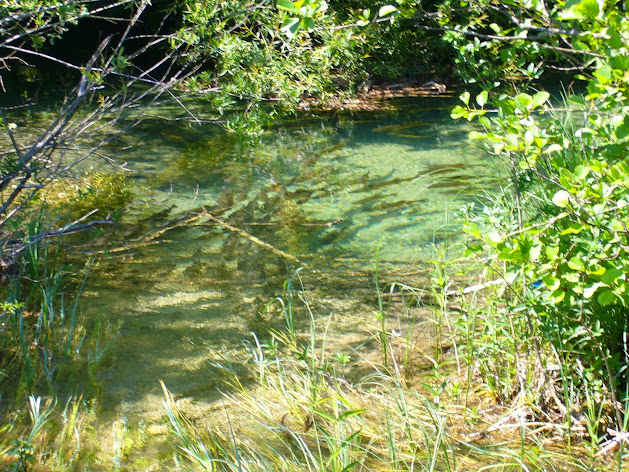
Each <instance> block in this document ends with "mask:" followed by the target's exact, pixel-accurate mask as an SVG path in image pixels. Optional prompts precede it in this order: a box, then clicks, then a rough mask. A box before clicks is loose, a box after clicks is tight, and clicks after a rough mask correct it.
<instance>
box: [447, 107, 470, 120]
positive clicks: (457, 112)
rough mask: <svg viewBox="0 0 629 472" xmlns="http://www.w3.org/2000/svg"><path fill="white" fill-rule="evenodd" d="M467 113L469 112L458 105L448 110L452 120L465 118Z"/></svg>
mask: <svg viewBox="0 0 629 472" xmlns="http://www.w3.org/2000/svg"><path fill="white" fill-rule="evenodd" d="M467 115H469V112H468V111H467V110H466V109H465V108H463V107H462V106H460V105H457V106H455V107H454V108H453V109H452V111H451V112H450V117H451V118H452V119H454V120H458V119H459V118H465V117H466V116H467Z"/></svg>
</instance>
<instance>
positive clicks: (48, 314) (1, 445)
mask: <svg viewBox="0 0 629 472" xmlns="http://www.w3.org/2000/svg"><path fill="white" fill-rule="evenodd" d="M32 230H33V233H32V234H30V235H29V238H30V241H31V242H32V244H30V245H29V246H28V247H27V249H26V250H25V251H23V252H22V254H21V257H20V258H19V259H18V260H16V261H15V266H14V271H13V273H12V274H7V275H5V279H6V283H5V284H4V287H3V290H2V292H0V295H1V297H2V300H3V301H2V303H0V392H1V395H0V470H9V471H26V470H60V471H61V470H72V469H73V468H74V467H75V466H76V465H77V464H78V463H79V462H80V461H81V459H82V458H83V455H82V452H84V451H83V448H82V430H83V424H84V422H85V421H84V419H85V417H86V403H85V402H84V401H83V396H82V394H81V393H80V392H81V391H85V390H86V389H87V388H89V385H90V383H91V380H90V376H93V375H94V373H95V371H96V368H97V367H98V365H99V363H100V362H101V361H102V358H103V353H104V351H105V344H107V343H105V344H103V340H106V338H107V337H109V333H107V332H106V330H97V332H91V333H90V335H89V336H88V335H87V332H88V330H87V329H86V327H85V324H84V322H83V320H81V317H80V314H79V298H80V296H81V294H82V292H83V290H84V288H85V284H86V281H87V277H88V275H89V272H90V268H91V264H90V263H88V264H87V265H86V266H85V268H84V269H83V270H82V271H76V272H74V271H73V269H71V268H68V267H65V266H63V265H62V261H61V259H62V258H61V254H60V246H59V244H57V242H49V241H47V240H45V239H43V240H42V239H41V238H39V237H38V234H37V226H36V225H33V226H32ZM91 331H94V330H91ZM107 345H108V344H107ZM68 379H72V385H67V387H69V388H70V389H71V390H74V391H75V392H77V393H75V394H74V395H71V396H70V397H69V398H68V399H67V401H66V402H65V406H60V405H57V401H58V400H57V399H58V398H59V397H58V391H59V386H60V385H62V384H64V382H67V380H68ZM59 401H61V400H59ZM25 404H26V405H27V408H24V405H25ZM62 405H63V403H62ZM27 413H28V414H27Z"/></svg>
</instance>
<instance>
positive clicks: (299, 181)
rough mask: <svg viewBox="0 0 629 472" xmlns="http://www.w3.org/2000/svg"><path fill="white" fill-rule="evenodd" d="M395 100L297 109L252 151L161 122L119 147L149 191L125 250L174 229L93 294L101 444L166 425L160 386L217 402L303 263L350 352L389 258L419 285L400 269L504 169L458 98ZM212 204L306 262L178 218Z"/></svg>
mask: <svg viewBox="0 0 629 472" xmlns="http://www.w3.org/2000/svg"><path fill="white" fill-rule="evenodd" d="M394 103H396V105H397V109H396V110H388V111H383V112H368V113H359V114H355V115H340V116H330V115H327V116H324V117H321V118H314V117H306V118H296V119H295V120H294V121H291V122H288V123H285V124H283V125H278V126H276V128H275V129H273V130H271V131H269V132H268V133H267V134H266V135H265V136H264V137H263V139H262V142H261V143H260V144H259V145H256V146H253V147H252V146H247V145H245V144H242V143H240V142H238V141H236V140H234V139H233V138H230V137H229V136H226V135H224V134H222V133H220V132H219V131H218V130H217V129H216V128H214V127H211V126H191V125H187V124H185V123H182V122H177V121H163V120H159V119H149V120H147V121H145V122H144V123H143V124H141V125H140V126H138V127H136V128H135V129H133V130H132V131H131V132H130V133H129V134H127V135H125V137H124V141H121V142H120V143H118V146H119V148H118V150H115V149H114V150H112V152H114V153H115V154H116V155H117V158H118V159H119V160H121V161H126V162H127V163H128V165H127V167H128V169H129V170H130V176H131V178H132V179H134V180H135V181H136V183H137V186H138V188H140V189H143V190H142V194H141V195H140V194H138V195H137V199H136V202H135V203H134V206H133V208H132V210H131V211H130V213H129V214H128V215H127V216H125V219H124V220H123V222H122V224H121V227H120V229H119V233H120V234H123V235H124V237H121V236H112V241H114V243H113V246H114V247H121V246H124V241H123V239H124V240H126V241H127V243H131V242H132V241H134V240H137V239H138V238H141V237H142V236H145V235H147V234H151V233H153V234H155V232H156V231H159V230H160V229H164V228H167V227H173V229H171V230H169V231H166V232H164V233H161V234H160V235H159V237H157V238H156V239H155V240H153V241H152V244H150V245H138V244H129V247H130V248H129V249H127V250H124V251H118V252H114V253H110V254H106V255H104V256H102V257H101V258H100V259H99V261H98V265H97V267H96V269H95V270H94V272H93V274H92V276H91V278H90V280H89V282H88V286H87V289H86V292H85V294H84V296H83V301H82V307H83V311H84V313H85V315H86V316H87V317H88V319H91V320H108V321H109V322H110V323H111V324H112V325H113V326H116V328H115V330H116V332H117V334H116V338H115V342H114V344H113V348H112V351H111V352H112V354H113V357H114V362H113V364H111V365H110V366H106V367H104V368H103V369H101V371H100V372H99V376H100V379H101V380H102V392H101V393H102V395H101V401H100V412H99V417H100V419H99V421H102V434H103V438H106V437H107V438H108V437H110V436H111V435H112V434H111V426H110V425H111V423H112V421H119V420H120V419H121V418H124V419H125V420H128V421H132V422H138V421H144V422H147V423H148V422H152V421H158V420H159V418H160V417H161V416H162V414H163V413H162V402H161V398H162V393H161V389H160V387H159V383H158V380H159V379H162V380H164V382H165V383H166V385H167V386H168V387H169V389H170V390H171V391H172V392H173V393H174V394H175V395H176V396H177V398H180V399H181V401H183V402H187V405H188V408H189V409H190V411H195V410H196V411H197V412H198V413H197V414H198V415H203V414H204V413H203V412H204V411H209V410H208V408H210V405H211V403H212V402H213V401H215V400H216V399H217V397H218V394H217V390H216V386H217V378H216V376H215V373H213V371H212V370H211V369H210V368H209V367H210V364H211V362H212V361H213V360H216V359H218V358H220V356H221V355H223V354H225V353H227V354H229V353H230V352H232V353H234V352H235V353H237V352H238V351H239V350H240V347H241V346H242V344H241V341H242V340H243V339H246V338H248V337H250V333H251V332H255V333H258V334H259V335H260V336H262V337H264V336H265V333H266V330H267V329H268V328H269V327H275V328H279V327H281V326H282V324H283V321H284V320H283V317H282V316H281V315H280V314H277V313H275V314H269V313H264V307H265V305H266V304H267V302H268V301H269V300H271V299H273V298H274V297H276V296H278V295H281V292H282V285H283V282H284V280H285V279H286V278H287V277H288V276H290V275H291V274H292V273H293V272H294V270H295V269H296V268H297V267H298V266H303V267H304V269H303V270H302V271H301V272H300V274H301V277H302V278H303V280H304V282H305V285H306V289H307V290H308V291H309V299H310V300H311V301H312V304H313V310H314V311H315V313H316V314H317V316H319V317H320V318H321V320H322V324H323V323H327V322H329V323H331V329H330V331H329V332H330V333H331V334H330V335H329V338H330V344H331V345H332V346H336V347H340V348H345V347H351V346H352V345H356V344H358V343H360V342H363V341H364V340H365V339H366V338H368V336H369V332H370V324H374V322H373V315H372V312H373V310H374V308H375V306H374V296H375V289H374V282H373V275H374V264H375V260H376V254H377V253H378V257H379V260H380V266H381V271H382V276H383V278H384V279H386V280H388V281H394V280H398V281H405V280H406V281H408V280H407V279H405V278H404V276H403V275H401V274H404V273H408V272H413V271H414V270H416V269H418V268H421V267H423V266H424V263H425V261H426V260H428V259H430V258H432V257H434V245H435V244H437V245H440V244H442V243H444V242H446V241H448V242H449V243H452V242H453V241H455V240H456V237H457V225H456V224H455V223H453V221H454V213H455V212H456V210H458V209H459V208H461V207H462V206H463V205H464V204H466V203H469V202H471V201H475V200H477V199H478V198H480V197H481V196H482V194H483V191H484V190H487V189H489V188H492V187H493V186H494V185H495V183H496V179H497V177H498V176H497V175H496V170H495V168H494V166H493V164H492V163H491V162H490V161H489V160H488V158H487V157H486V156H485V155H484V153H483V152H482V151H480V150H479V149H478V148H476V147H473V146H472V144H471V143H470V142H469V141H468V140H467V133H468V131H469V130H470V128H469V125H468V124H465V123H454V122H453V121H452V120H451V119H450V118H449V109H450V108H451V106H452V104H451V103H449V102H448V101H446V100H444V99H438V98H425V99H421V100H419V99H415V100H412V101H399V102H394ZM162 113H164V111H162ZM173 113H180V112H179V110H176V111H173ZM128 145H132V146H133V147H131V148H129V149H124V148H126V146H128ZM202 207H203V208H205V209H206V210H207V211H209V212H210V213H212V214H213V215H215V216H217V217H219V218H221V220H223V221H225V222H227V223H229V224H230V225H232V226H233V227H236V228H239V229H241V230H244V231H246V232H248V233H249V234H251V235H252V236H254V237H256V238H258V239H259V240H261V241H263V242H265V243H267V244H269V245H272V246H273V247H275V248H277V249H278V250H280V251H283V252H285V253H287V254H290V255H292V256H294V257H297V258H298V259H299V260H300V262H301V263H300V264H298V263H296V262H294V261H292V260H287V259H286V258H283V257H281V256H278V255H277V252H273V251H271V250H269V249H268V248H265V247H262V246H261V245H258V244H255V243H253V242H252V241H251V239H250V238H246V237H243V236H242V235H241V234H237V233H234V232H231V231H228V230H227V229H225V228H224V227H222V226H220V225H217V224H215V223H213V222H211V221H207V219H199V220H197V221H195V222H192V223H190V224H188V225H185V226H180V227H174V226H176V224H175V222H176V221H178V219H186V218H187V217H190V216H193V215H195V214H197V213H198V211H199V209H200V208H202ZM116 238H122V239H120V240H119V241H116ZM302 314H303V313H302ZM298 316H299V313H298ZM192 415H193V416H194V413H193V414H192ZM103 441H104V443H107V442H108V441H109V442H111V441H113V440H112V439H103ZM112 447H113V446H112Z"/></svg>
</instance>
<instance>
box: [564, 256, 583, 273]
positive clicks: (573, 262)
mask: <svg viewBox="0 0 629 472" xmlns="http://www.w3.org/2000/svg"><path fill="white" fill-rule="evenodd" d="M568 267H570V268H571V269H572V270H585V264H584V262H583V260H581V258H580V257H573V258H571V259H570V260H569V261H568Z"/></svg>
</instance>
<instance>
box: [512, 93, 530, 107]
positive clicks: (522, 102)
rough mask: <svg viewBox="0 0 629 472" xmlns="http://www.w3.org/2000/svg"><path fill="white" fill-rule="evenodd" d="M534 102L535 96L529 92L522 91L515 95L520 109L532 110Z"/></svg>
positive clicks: (516, 103)
mask: <svg viewBox="0 0 629 472" xmlns="http://www.w3.org/2000/svg"><path fill="white" fill-rule="evenodd" d="M532 103H533V97H531V96H530V95H529V94H528V93H520V94H518V95H516V97H515V106H516V107H518V108H519V109H520V110H522V111H524V110H530V109H531V106H532Z"/></svg>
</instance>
